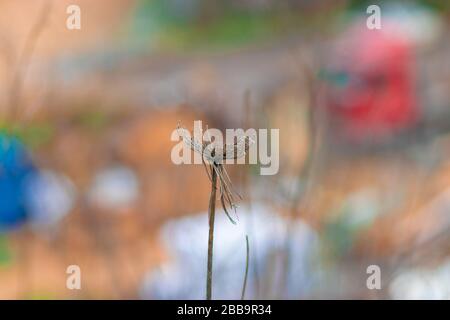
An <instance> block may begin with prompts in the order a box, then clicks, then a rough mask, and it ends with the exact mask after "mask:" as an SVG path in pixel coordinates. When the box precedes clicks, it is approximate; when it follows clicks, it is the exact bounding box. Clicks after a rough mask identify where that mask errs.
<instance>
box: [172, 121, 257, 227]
mask: <svg viewBox="0 0 450 320" xmlns="http://www.w3.org/2000/svg"><path fill="white" fill-rule="evenodd" d="M177 130H178V134H179V135H180V136H181V137H182V138H183V141H184V143H186V144H187V145H188V146H189V147H190V148H191V149H192V150H193V151H195V152H197V153H199V154H201V155H202V163H203V165H204V166H205V170H206V174H207V175H208V178H209V180H210V181H211V182H212V180H213V179H212V178H213V175H216V176H217V177H218V181H219V192H220V202H221V203H222V207H223V209H224V211H225V214H226V215H227V217H228V219H230V221H231V222H232V223H233V224H236V222H235V221H234V220H233V218H231V215H230V213H229V211H228V210H229V209H230V208H231V209H233V210H234V211H235V212H236V208H237V205H236V202H235V200H236V198H239V199H242V196H241V195H240V194H239V193H238V192H237V191H236V190H235V188H234V187H233V183H232V182H231V179H230V176H229V175H228V173H227V170H226V169H225V167H224V162H225V160H227V159H234V160H236V159H239V158H242V157H245V155H246V153H247V151H248V150H249V148H250V145H251V144H253V143H254V140H253V139H252V138H251V137H250V136H247V135H242V136H240V137H238V138H237V139H236V141H235V142H234V143H232V144H221V143H217V142H214V141H212V139H211V137H207V139H206V140H205V141H202V142H200V141H197V140H195V139H194V138H191V137H190V135H189V133H188V132H187V130H186V129H184V128H183V127H181V125H180V124H178V127H177ZM206 132H208V131H206Z"/></svg>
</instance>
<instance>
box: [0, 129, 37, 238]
mask: <svg viewBox="0 0 450 320" xmlns="http://www.w3.org/2000/svg"><path fill="white" fill-rule="evenodd" d="M36 171H37V169H36V167H35V166H34V164H33V162H32V160H31V157H30V155H29V154H28V152H27V150H26V148H25V146H24V145H23V144H22V143H21V142H20V141H19V140H18V139H16V138H14V137H10V136H7V135H5V134H0V232H3V231H11V230H14V229H16V228H17V227H19V226H20V225H22V224H23V223H24V222H25V220H26V218H27V214H26V210H25V202H24V197H25V192H24V190H25V189H24V181H25V179H26V177H27V176H28V175H29V174H30V173H34V172H36Z"/></svg>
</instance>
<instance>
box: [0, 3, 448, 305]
mask: <svg viewBox="0 0 450 320" xmlns="http://www.w3.org/2000/svg"><path fill="white" fill-rule="evenodd" d="M71 4H76V5H78V6H79V7H80V8H81V29H80V30H69V29H67V28H66V20H67V17H68V14H67V13H66V8H67V7H68V6H69V5H71ZM371 4H378V5H379V6H380V8H381V23H382V28H381V29H380V30H369V29H368V28H367V27H366V19H367V17H368V16H369V14H367V13H366V9H367V7H368V6H369V5H371ZM449 9H450V2H447V1H438V0H422V1H385V2H383V1H346V0H340V1H331V0H330V1H327V0H319V1H308V0H287V1H275V0H240V1H237V0H236V1H234V0H233V1H225V0H223V1H217V0H216V1H207V0H183V1H181V0H166V1H163V0H96V1H88V0H70V1H69V0H57V1H56V0H54V1H51V0H50V1H47V0H42V1H41V0H3V1H0V120H1V121H0V128H1V131H0V298H3V299H161V298H169V299H170V298H186V299H197V298H198V299H202V298H204V290H205V275H206V241H207V218H206V209H207V205H208V197H209V189H210V185H209V180H208V178H207V176H206V174H205V172H204V169H203V167H202V166H201V165H184V166H183V165H182V166H176V165H174V164H173V163H172V162H171V160H170V152H171V149H172V147H173V146H174V145H175V143H174V142H173V141H171V140H170V134H171V133H172V131H173V130H174V129H175V128H176V126H177V123H178V121H181V122H182V123H183V125H184V126H185V127H187V128H188V129H191V128H192V126H193V121H194V120H202V121H203V123H204V124H205V125H206V124H207V125H208V126H209V127H214V128H219V129H225V128H239V127H243V128H250V127H252V128H269V129H270V128H276V129H280V149H279V151H280V170H279V173H278V174H276V175H274V176H260V175H259V168H258V165H229V166H228V167H227V168H228V171H229V173H230V176H231V179H232V180H233V182H234V184H235V186H236V188H237V189H238V190H239V192H240V193H241V194H242V195H243V200H242V201H240V202H239V208H238V209H237V215H238V217H239V221H238V223H237V225H236V226H234V225H232V224H231V223H230V222H229V221H228V220H227V219H226V217H225V215H224V214H223V212H222V211H220V210H219V211H218V217H217V222H216V243H215V261H214V264H215V265H214V268H215V269H214V283H213V298H227V299H228V298H230V299H238V298H240V295H241V287H242V282H243V278H244V271H245V261H246V253H245V248H246V247H245V246H246V244H245V235H248V237H249V245H250V256H249V257H250V259H249V262H250V263H249V266H250V267H249V281H248V285H247V291H246V298H275V299H284V298H289V299H305V298H312V299H320V298H333V299H336V298H337V299H355V298H359V299H417V298H428V299H449V298H450V255H449V253H450V247H449V243H450V241H449V240H450V160H449V159H450V157H449V156H450V90H449V89H450V60H449V57H450V41H449V40H450V39H449V34H450V32H449V31H450V11H449ZM217 205H218V208H220V203H219V202H218V203H217ZM69 265H78V266H79V267H80V269H81V283H82V284H81V290H69V289H68V288H67V287H66V279H67V277H68V276H69V275H68V274H67V273H66V270H67V267H68V266H69ZM370 265H377V266H379V267H380V270H381V289H380V290H369V289H368V287H367V285H366V280H367V278H368V277H369V276H370V274H367V268H368V266H370Z"/></svg>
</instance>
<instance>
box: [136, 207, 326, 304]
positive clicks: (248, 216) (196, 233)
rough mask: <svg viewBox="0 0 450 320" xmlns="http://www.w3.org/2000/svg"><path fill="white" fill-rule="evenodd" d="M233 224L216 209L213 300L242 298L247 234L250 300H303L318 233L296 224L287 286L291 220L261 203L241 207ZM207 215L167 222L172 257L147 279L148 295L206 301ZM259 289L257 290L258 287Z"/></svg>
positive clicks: (310, 278) (166, 239) (309, 285)
mask: <svg viewBox="0 0 450 320" xmlns="http://www.w3.org/2000/svg"><path fill="white" fill-rule="evenodd" d="M237 215H238V216H239V220H238V221H237V225H233V224H231V223H230V221H229V220H228V219H227V217H226V215H225V213H224V212H223V210H217V212H216V223H215V232H214V238H215V239H214V266H213V268H214V269H213V298H214V299H239V298H240V295H241V289H242V283H243V279H244V271H245V261H246V243H245V235H246V234H248V236H249V243H250V264H249V276H248V283H247V290H246V298H247V299H252V298H253V299H254V298H255V297H257V298H273V297H280V289H282V294H283V297H284V298H299V297H302V296H304V295H307V294H308V293H309V291H310V290H311V288H312V284H313V282H314V281H315V278H314V276H313V273H314V269H315V267H314V265H313V260H314V259H313V257H314V255H315V254H316V253H317V252H316V250H317V248H318V237H317V234H316V232H315V231H314V230H313V229H311V228H310V227H309V226H308V225H307V224H306V223H304V222H303V221H301V220H297V222H295V224H294V226H293V229H292V231H293V232H292V238H291V242H290V243H289V248H290V252H291V259H290V261H289V266H288V268H287V269H288V270H287V274H288V279H289V281H288V283H287V288H286V290H285V289H283V287H280V285H281V284H282V282H281V281H282V276H283V272H284V269H283V261H284V260H283V259H284V256H283V255H282V254H283V250H284V249H285V248H286V226H287V220H286V219H285V218H283V217H281V216H279V215H278V214H276V213H274V212H273V209H271V208H270V207H267V206H262V205H253V206H252V208H251V210H250V208H249V207H240V208H238V210H237ZM207 239H208V220H207V213H206V212H204V213H201V214H198V215H194V216H189V217H185V218H181V219H178V220H175V221H171V222H169V223H167V224H165V225H164V227H163V229H162V242H163V243H164V245H165V247H166V249H167V252H168V254H169V256H170V258H171V259H170V261H168V262H167V263H166V264H164V265H162V266H160V268H158V269H156V270H151V271H150V272H149V273H148V274H147V275H146V277H145V278H144V281H143V284H142V287H141V297H142V298H144V299H204V298H205V281H206V275H205V274H206V262H207ZM258 287H259V290H258V292H259V293H258V292H257V289H258Z"/></svg>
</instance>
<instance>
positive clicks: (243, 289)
mask: <svg viewBox="0 0 450 320" xmlns="http://www.w3.org/2000/svg"><path fill="white" fill-rule="evenodd" d="M245 245H246V248H247V250H246V256H245V257H246V258H245V275H244V284H243V285H242V293H241V300H244V298H245V289H246V288H247V278H248V261H249V260H250V245H249V244H248V235H246V236H245Z"/></svg>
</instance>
